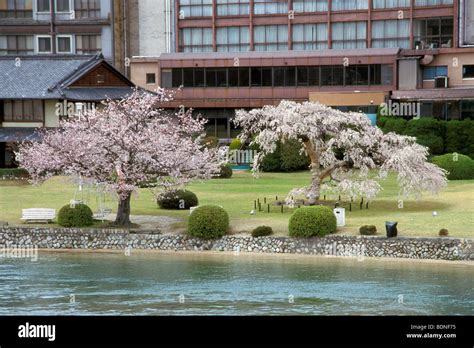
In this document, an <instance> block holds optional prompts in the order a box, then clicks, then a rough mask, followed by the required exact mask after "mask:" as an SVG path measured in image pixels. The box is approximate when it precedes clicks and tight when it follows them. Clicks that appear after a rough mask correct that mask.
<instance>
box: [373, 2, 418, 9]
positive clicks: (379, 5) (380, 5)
mask: <svg viewBox="0 0 474 348" xmlns="http://www.w3.org/2000/svg"><path fill="white" fill-rule="evenodd" d="M373 3H374V5H373V7H374V9H379V8H399V7H402V8H403V7H410V0H373Z"/></svg>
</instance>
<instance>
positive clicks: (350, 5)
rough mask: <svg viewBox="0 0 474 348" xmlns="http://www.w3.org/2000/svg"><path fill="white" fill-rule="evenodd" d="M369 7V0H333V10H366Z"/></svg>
mask: <svg viewBox="0 0 474 348" xmlns="http://www.w3.org/2000/svg"><path fill="white" fill-rule="evenodd" d="M368 8H369V1H368V0H332V10H333V11H348V10H366V9H368Z"/></svg>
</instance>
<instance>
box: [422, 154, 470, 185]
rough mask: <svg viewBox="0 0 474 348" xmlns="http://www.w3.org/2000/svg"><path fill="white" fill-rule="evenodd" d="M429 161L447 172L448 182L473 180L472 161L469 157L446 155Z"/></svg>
mask: <svg viewBox="0 0 474 348" xmlns="http://www.w3.org/2000/svg"><path fill="white" fill-rule="evenodd" d="M431 161H432V162H433V163H434V164H436V165H437V166H438V167H440V168H443V169H445V170H447V171H448V172H449V174H448V179H449V180H471V179H474V160H472V159H471V158H470V157H469V156H466V155H461V154H452V153H448V154H446V155H442V156H437V157H433V159H432V160H431Z"/></svg>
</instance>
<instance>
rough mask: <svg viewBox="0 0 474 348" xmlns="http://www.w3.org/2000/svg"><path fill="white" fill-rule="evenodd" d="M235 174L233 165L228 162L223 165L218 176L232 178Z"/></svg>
mask: <svg viewBox="0 0 474 348" xmlns="http://www.w3.org/2000/svg"><path fill="white" fill-rule="evenodd" d="M233 174H234V171H233V170H232V167H231V165H230V164H228V163H227V164H223V165H221V169H220V173H219V175H218V176H217V178H220V179H230V178H232V175H233Z"/></svg>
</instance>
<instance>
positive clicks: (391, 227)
mask: <svg viewBox="0 0 474 348" xmlns="http://www.w3.org/2000/svg"><path fill="white" fill-rule="evenodd" d="M397 225H398V222H391V221H387V222H385V229H386V230H387V238H394V237H396V236H397V235H398V229H397Z"/></svg>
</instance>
